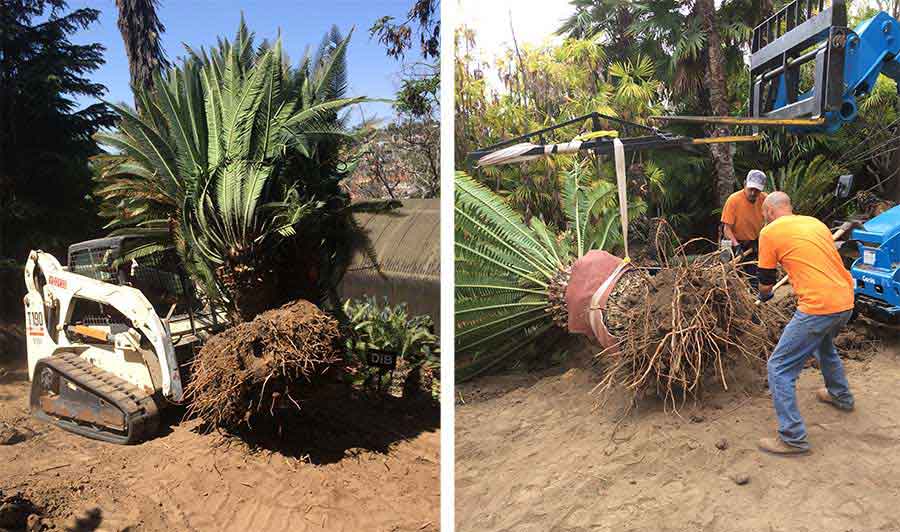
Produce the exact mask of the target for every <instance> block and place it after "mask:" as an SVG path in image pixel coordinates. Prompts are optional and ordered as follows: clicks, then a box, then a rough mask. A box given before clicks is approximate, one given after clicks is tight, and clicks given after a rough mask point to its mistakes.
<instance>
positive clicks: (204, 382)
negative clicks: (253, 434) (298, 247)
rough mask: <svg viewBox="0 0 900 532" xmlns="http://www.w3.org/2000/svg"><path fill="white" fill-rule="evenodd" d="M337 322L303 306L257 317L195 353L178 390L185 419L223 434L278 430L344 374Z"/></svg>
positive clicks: (306, 304)
mask: <svg viewBox="0 0 900 532" xmlns="http://www.w3.org/2000/svg"><path fill="white" fill-rule="evenodd" d="M342 345H343V342H342V340H341V334H340V331H339V327H338V322H337V320H336V319H334V318H333V317H331V316H329V315H327V314H325V313H324V312H322V311H321V310H319V308H318V307H316V306H315V305H313V304H312V303H310V302H309V301H305V300H297V301H294V302H292V303H288V304H287V305H284V306H283V307H281V308H278V309H274V310H269V311H266V312H263V313H262V314H260V315H258V316H257V317H256V318H254V319H253V321H250V322H245V323H241V324H238V325H236V326H234V327H231V328H230V329H228V330H226V331H223V332H222V333H219V334H217V335H215V336H213V337H212V338H210V339H209V341H208V342H207V343H206V344H205V345H204V346H203V347H202V349H201V350H200V352H199V353H198V354H197V356H196V358H195V360H194V363H193V375H192V379H191V381H190V383H189V384H188V386H187V389H186V396H187V399H188V400H189V401H190V404H189V406H188V415H190V416H195V417H198V418H200V419H202V420H203V421H204V422H205V423H206V426H207V427H208V428H209V429H223V430H226V431H229V432H237V431H240V430H256V429H261V430H271V429H273V428H276V429H277V428H278V427H280V418H281V417H282V416H283V415H284V413H285V410H294V411H296V410H302V409H303V408H304V403H305V402H307V400H308V399H310V398H311V397H314V396H315V394H316V393H317V392H318V391H320V390H321V389H323V388H325V387H327V386H328V385H330V384H335V383H338V382H339V381H340V380H341V377H342V375H343V371H344V357H343V356H342Z"/></svg>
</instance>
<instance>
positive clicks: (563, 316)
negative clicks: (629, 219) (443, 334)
mask: <svg viewBox="0 0 900 532" xmlns="http://www.w3.org/2000/svg"><path fill="white" fill-rule="evenodd" d="M587 173H588V165H587V164H583V163H579V162H576V163H575V164H573V166H572V168H571V169H570V170H568V171H567V172H566V173H565V176H564V180H565V184H564V188H563V191H562V195H561V196H562V198H561V199H562V205H563V210H564V212H565V216H566V219H567V220H568V229H567V230H566V231H565V232H564V233H562V234H557V233H555V232H554V231H553V230H552V229H549V228H548V226H547V225H546V224H545V223H544V222H543V221H542V220H541V219H540V218H539V217H532V218H531V219H530V220H529V222H528V223H526V222H525V221H524V220H523V218H522V216H521V215H520V214H519V213H517V212H516V211H514V210H513V209H512V208H510V206H509V205H507V204H506V203H505V202H504V201H503V200H502V199H501V198H500V197H499V196H497V195H496V194H494V193H493V192H491V191H490V190H489V189H487V188H486V187H485V186H483V185H481V184H479V183H478V182H477V181H476V180H474V179H473V178H471V177H469V176H468V175H466V174H465V173H463V172H458V173H457V174H456V182H455V185H456V188H455V191H456V201H455V211H456V225H455V228H456V238H455V249H456V353H457V356H458V357H460V359H461V362H460V363H459V364H458V366H457V378H458V379H461V380H465V379H468V378H471V377H474V376H475V375H478V374H480V373H482V372H484V371H486V370H488V369H490V368H492V367H494V366H496V365H497V364H500V363H502V362H504V361H509V360H510V358H524V355H523V349H524V347H525V346H526V345H529V344H531V343H533V342H536V341H540V340H541V338H542V337H544V336H546V335H548V334H554V333H560V332H562V331H563V330H564V328H565V326H566V323H567V321H568V311H567V307H566V301H565V291H566V286H567V283H568V280H569V273H570V269H571V266H572V263H573V262H575V260H577V259H578V258H579V257H581V256H583V255H584V254H585V253H587V252H588V251H590V250H592V249H613V248H615V246H617V245H619V244H620V243H621V239H620V229H619V227H620V226H619V218H618V199H617V195H616V188H615V186H614V185H613V184H612V183H610V182H608V181H599V182H596V183H593V184H588V183H586V179H585V178H584V176H585V175H586V174H587ZM644 208H645V207H644V205H643V203H642V202H634V203H633V204H632V206H631V207H630V209H629V210H630V215H632V216H636V215H638V214H641V213H643V211H644Z"/></svg>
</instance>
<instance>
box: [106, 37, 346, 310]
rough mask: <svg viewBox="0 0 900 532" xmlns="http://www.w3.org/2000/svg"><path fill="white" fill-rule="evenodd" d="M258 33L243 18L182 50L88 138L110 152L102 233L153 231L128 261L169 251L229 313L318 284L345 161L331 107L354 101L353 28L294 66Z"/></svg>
mask: <svg viewBox="0 0 900 532" xmlns="http://www.w3.org/2000/svg"><path fill="white" fill-rule="evenodd" d="M253 41H254V36H253V34H252V33H250V32H249V31H248V30H247V27H246V25H245V24H244V22H243V20H242V21H241V24H240V26H239V29H238V32H237V35H236V37H235V39H234V40H233V41H228V40H225V39H220V40H219V43H218V46H217V47H215V48H213V49H211V50H210V51H209V52H207V51H206V50H202V49H201V50H200V51H199V52H197V51H194V50H192V49H191V48H187V50H188V54H189V56H188V58H186V59H184V60H183V61H182V62H181V64H180V65H179V66H177V67H174V68H172V69H170V70H169V71H168V72H166V73H165V74H159V73H157V74H156V82H155V84H154V85H155V88H154V89H153V90H152V91H151V90H138V91H137V94H136V97H137V99H138V101H139V102H140V108H141V112H140V113H138V112H136V111H134V110H132V109H130V108H129V107H127V106H125V105H114V106H113V107H114V109H115V110H116V111H117V112H118V114H119V117H120V121H119V124H118V127H117V128H116V130H115V131H112V132H108V133H103V134H99V135H97V141H98V142H100V143H101V144H103V145H105V146H108V147H111V148H114V149H115V150H117V151H118V153H116V154H114V155H109V156H106V157H104V158H103V161H102V162H103V166H102V170H101V172H100V175H99V176H98V178H97V180H98V181H99V183H100V186H99V188H98V189H97V194H98V195H99V196H100V197H101V198H102V199H103V214H104V215H106V216H107V217H109V218H111V219H112V221H111V222H110V224H109V227H110V228H113V229H115V230H117V231H118V232H122V233H129V234H134V233H136V232H137V233H142V234H144V235H146V236H147V237H148V242H147V244H146V245H144V246H142V247H139V248H137V249H136V250H135V251H134V252H132V257H129V258H139V257H140V256H142V255H147V254H151V253H155V252H158V251H160V250H161V249H164V248H166V247H172V246H174V247H175V249H176V250H177V251H178V252H179V255H180V256H181V258H182V260H183V262H184V264H185V266H186V268H187V270H188V271H189V272H190V273H192V274H193V276H194V277H195V279H196V280H197V281H198V283H199V284H200V286H201V288H202V289H203V290H204V292H205V293H206V295H208V296H209V297H210V298H212V299H218V300H221V301H222V302H224V303H225V304H226V305H227V306H228V307H229V308H230V310H231V311H232V312H231V313H232V318H233V319H235V320H246V319H249V318H251V317H252V316H254V315H255V314H257V313H258V312H260V311H262V310H265V309H266V308H270V307H272V306H274V305H275V304H277V303H279V302H280V301H279V298H282V299H283V297H284V296H285V295H287V294H286V293H285V284H284V283H285V282H290V283H292V286H293V287H294V288H296V287H297V285H306V287H307V288H308V287H309V286H310V285H316V284H317V282H318V281H319V280H320V279H321V278H322V277H323V275H322V273H321V269H322V265H323V264H328V263H330V262H333V258H334V257H330V256H328V255H329V253H330V254H331V255H334V254H335V250H334V249H331V250H328V249H327V246H325V248H326V249H325V250H324V251H323V246H322V242H323V241H324V240H326V239H324V238H323V230H325V229H326V228H331V229H334V228H335V227H346V226H347V222H341V223H337V222H334V220H333V219H332V218H333V217H335V216H338V215H342V214H345V211H346V208H347V205H348V204H349V201H348V198H347V197H346V195H345V194H343V193H342V192H341V191H340V188H339V186H338V184H339V182H340V180H341V179H342V178H343V177H344V176H345V175H347V174H348V173H349V171H350V170H351V169H352V168H351V167H350V166H351V165H350V164H349V161H345V160H343V154H344V152H345V150H344V147H345V146H346V143H347V141H348V139H349V136H350V134H349V133H348V131H349V130H348V128H347V127H346V123H345V121H346V120H345V118H344V117H342V116H340V115H339V114H338V113H339V112H340V111H341V110H342V109H344V108H346V107H347V106H349V105H352V104H355V103H358V102H361V101H363V99H362V98H348V97H344V94H345V92H346V89H347V81H346V59H345V55H346V50H347V45H348V42H349V36H348V37H347V38H346V39H343V38H341V37H340V35H339V34H337V32H336V30H333V31H332V32H331V33H330V34H329V35H327V36H326V38H325V40H324V41H323V44H322V46H321V47H320V49H319V52H318V53H317V54H316V55H315V56H314V57H309V56H307V57H306V58H304V59H303V61H302V62H301V63H300V65H299V67H296V68H292V67H290V66H289V65H288V64H287V63H286V58H285V56H284V54H283V52H282V48H281V42H280V39H279V40H278V41H276V42H275V44H274V45H269V44H268V43H265V42H264V43H263V44H262V45H261V46H258V47H257V46H255V45H254V42H253ZM351 223H352V222H351ZM300 233H302V235H300V237H298V235H299V234H300ZM325 277H327V275H325ZM293 295H294V296H295V297H296V296H297V295H298V294H296V292H295V293H294V294H293ZM303 295H304V296H307V297H309V296H308V294H303Z"/></svg>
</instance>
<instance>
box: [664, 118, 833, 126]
mask: <svg viewBox="0 0 900 532" xmlns="http://www.w3.org/2000/svg"><path fill="white" fill-rule="evenodd" d="M650 120H660V121H663V122H681V123H684V124H725V125H731V126H776V127H778V126H820V125H822V124H824V123H825V119H824V118H763V117H748V116H651V117H650Z"/></svg>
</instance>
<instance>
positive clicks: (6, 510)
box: [0, 491, 42, 532]
mask: <svg viewBox="0 0 900 532" xmlns="http://www.w3.org/2000/svg"><path fill="white" fill-rule="evenodd" d="M40 513H41V512H40V510H39V509H38V508H37V506H35V504H34V503H32V502H31V501H30V500H29V499H27V498H26V497H25V496H24V495H22V494H21V493H14V494H13V495H9V496H4V495H3V492H2V491H0V530H16V531H18V530H27V531H28V532H33V531H38V530H40V529H41V528H42V525H41V518H40Z"/></svg>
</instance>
